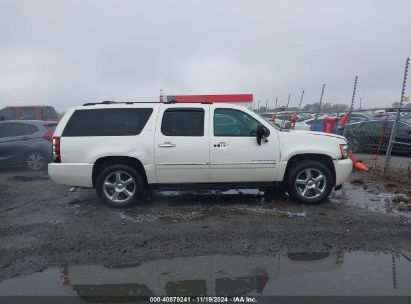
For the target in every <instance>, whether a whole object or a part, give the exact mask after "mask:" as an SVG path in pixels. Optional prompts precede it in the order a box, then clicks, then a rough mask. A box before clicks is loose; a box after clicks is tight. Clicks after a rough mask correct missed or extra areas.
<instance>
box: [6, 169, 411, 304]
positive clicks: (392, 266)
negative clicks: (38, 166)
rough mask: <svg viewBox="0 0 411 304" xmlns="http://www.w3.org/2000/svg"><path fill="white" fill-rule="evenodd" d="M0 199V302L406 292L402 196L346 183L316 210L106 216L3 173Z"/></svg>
mask: <svg viewBox="0 0 411 304" xmlns="http://www.w3.org/2000/svg"><path fill="white" fill-rule="evenodd" d="M0 193H1V195H0V295H12V294H25V295H32V294H36V295H62V294H65V295H67V294H69V295H75V296H85V297H87V296H89V295H94V296H97V297H99V296H104V295H106V293H105V292H108V295H110V296H111V295H118V296H129V295H130V293H131V294H132V295H140V294H141V295H144V294H153V293H154V294H156V295H157V292H158V293H159V294H162V295H169V294H173V293H176V292H177V293H179V294H180V293H182V294H183V293H184V292H186V294H195V293H198V295H200V294H206V295H224V294H230V293H233V294H236V295H257V296H258V295H289V294H291V293H294V294H295V295H298V294H301V295H327V294H330V295H331V294H332V295H346V294H353V295H369V294H371V293H372V292H373V293H374V292H375V293H376V294H381V295H408V296H409V295H410V294H409V290H411V289H410V288H409V286H411V281H410V273H411V271H410V270H411V269H410V262H409V261H410V260H409V258H410V256H411V254H410V252H411V242H410V235H411V219H410V218H409V217H408V214H409V213H405V212H404V213H399V212H398V211H396V210H395V209H394V210H393V209H392V208H390V206H391V205H392V204H393V201H394V198H395V196H396V195H399V194H401V193H402V192H401V189H395V190H394V189H393V190H392V191H387V190H383V189H381V190H380V191H376V190H375V189H371V188H366V187H364V185H357V184H350V183H346V184H345V185H344V188H343V190H342V191H337V192H334V193H333V194H332V196H331V197H330V200H329V201H327V202H325V203H322V204H318V205H301V204H297V203H295V202H293V201H292V200H290V199H289V197H288V195H287V194H285V193H284V192H281V191H269V192H264V191H260V190H256V189H249V190H234V189H233V190H230V191H182V192H172V191H164V192H155V193H151V194H150V195H147V196H146V198H145V199H144V200H143V202H142V203H141V204H139V205H138V206H136V207H134V208H129V209H112V208H109V207H107V206H105V205H104V204H101V203H100V202H99V200H98V198H97V196H96V193H95V191H94V190H87V189H80V190H78V191H77V192H74V193H72V192H68V187H64V186H61V185H56V184H54V183H52V182H51V181H50V180H49V179H48V178H47V175H46V174H41V173H40V174H39V173H36V174H33V173H24V172H13V171H11V172H0ZM310 252H311V253H310ZM384 252H385V253H384ZM195 274H198V275H197V276H196V275H195ZM406 286H408V287H407V288H406ZM323 287H324V288H323Z"/></svg>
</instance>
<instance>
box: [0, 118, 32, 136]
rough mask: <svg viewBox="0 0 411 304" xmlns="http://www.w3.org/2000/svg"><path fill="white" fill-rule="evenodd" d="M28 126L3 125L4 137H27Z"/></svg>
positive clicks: (17, 124) (18, 124) (20, 124)
mask: <svg viewBox="0 0 411 304" xmlns="http://www.w3.org/2000/svg"><path fill="white" fill-rule="evenodd" d="M27 134H28V133H27V126H26V125H25V124H22V123H13V122H11V123H6V124H4V125H3V131H2V137H15V136H22V135H27Z"/></svg>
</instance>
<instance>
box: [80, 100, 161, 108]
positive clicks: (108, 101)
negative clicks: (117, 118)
mask: <svg viewBox="0 0 411 304" xmlns="http://www.w3.org/2000/svg"><path fill="white" fill-rule="evenodd" d="M136 103H142V104H143V103H160V102H158V101H156V102H154V101H110V100H105V101H102V102H87V103H84V104H83V107H86V106H95V105H101V104H103V105H110V104H136Z"/></svg>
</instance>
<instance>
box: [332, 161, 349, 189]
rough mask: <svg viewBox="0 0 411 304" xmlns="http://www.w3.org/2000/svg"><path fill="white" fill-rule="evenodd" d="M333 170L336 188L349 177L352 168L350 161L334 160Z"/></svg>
mask: <svg viewBox="0 0 411 304" xmlns="http://www.w3.org/2000/svg"><path fill="white" fill-rule="evenodd" d="M334 168H335V185H336V186H338V185H341V184H342V183H344V182H345V181H346V180H347V179H348V178H349V177H350V175H351V172H352V168H353V165H352V161H351V159H349V158H347V159H338V160H334Z"/></svg>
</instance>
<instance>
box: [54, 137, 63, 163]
mask: <svg viewBox="0 0 411 304" xmlns="http://www.w3.org/2000/svg"><path fill="white" fill-rule="evenodd" d="M53 161H54V162H55V163H61V156H60V137H53Z"/></svg>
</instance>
